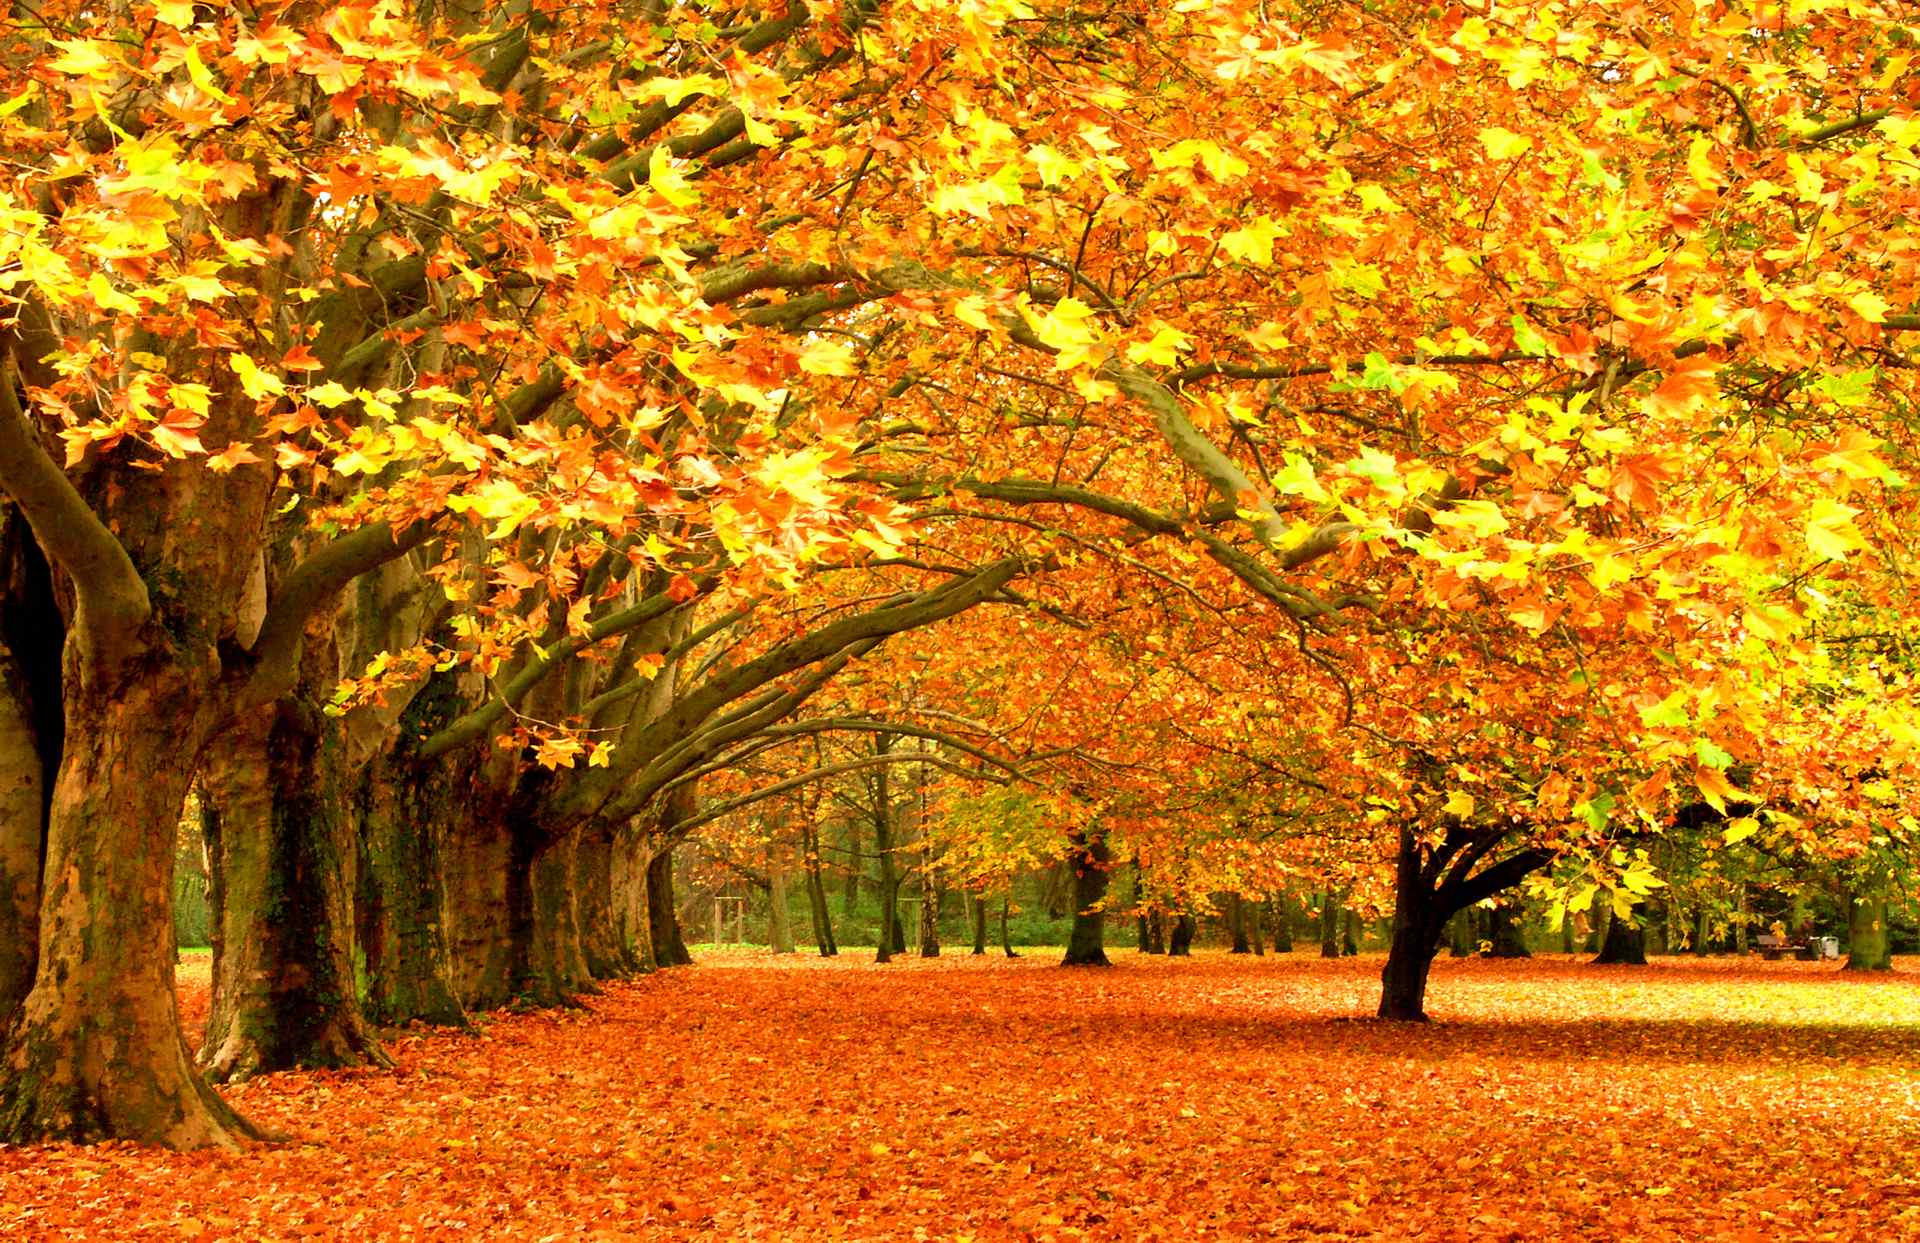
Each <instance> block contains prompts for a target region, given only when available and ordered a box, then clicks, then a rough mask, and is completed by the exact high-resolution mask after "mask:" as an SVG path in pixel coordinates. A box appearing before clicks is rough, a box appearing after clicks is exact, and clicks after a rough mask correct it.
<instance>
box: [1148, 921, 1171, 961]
mask: <svg viewBox="0 0 1920 1243" xmlns="http://www.w3.org/2000/svg"><path fill="white" fill-rule="evenodd" d="M1166 952H1167V913H1166V912H1165V911H1151V912H1149V913H1148V915H1147V953H1149V954H1164V953H1166Z"/></svg>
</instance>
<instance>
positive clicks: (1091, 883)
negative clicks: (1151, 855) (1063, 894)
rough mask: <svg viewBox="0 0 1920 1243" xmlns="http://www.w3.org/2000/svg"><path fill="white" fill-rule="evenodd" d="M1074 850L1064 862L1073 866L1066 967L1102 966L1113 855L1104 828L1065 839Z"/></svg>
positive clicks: (1090, 830) (1085, 831) (1104, 964)
mask: <svg viewBox="0 0 1920 1243" xmlns="http://www.w3.org/2000/svg"><path fill="white" fill-rule="evenodd" d="M1068 841H1069V842H1070V843H1071V844H1072V846H1073V851H1072V853H1071V854H1069V855H1068V856H1067V861H1068V862H1069V863H1070V864H1071V865H1072V867H1073V931H1072V933H1071V934H1070V935H1069V936H1068V938H1067V956H1066V959H1065V961H1064V962H1063V963H1062V964H1061V965H1062V966H1067V967H1105V966H1109V965H1111V964H1109V963H1108V961H1107V950H1106V944H1105V938H1106V926H1107V913H1106V901H1107V882H1108V879H1109V875H1108V871H1107V869H1108V868H1109V867H1110V866H1111V864H1112V862H1113V852H1112V850H1111V849H1110V848H1109V847H1108V846H1107V834H1106V831H1105V830H1104V829H1087V830H1079V831H1076V832H1074V833H1073V834H1071V835H1070V836H1069V837H1068Z"/></svg>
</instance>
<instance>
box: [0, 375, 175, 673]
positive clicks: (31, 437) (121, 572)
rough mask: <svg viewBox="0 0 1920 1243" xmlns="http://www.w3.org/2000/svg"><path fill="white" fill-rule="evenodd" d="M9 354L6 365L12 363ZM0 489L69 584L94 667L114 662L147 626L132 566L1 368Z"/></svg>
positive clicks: (142, 589)
mask: <svg viewBox="0 0 1920 1243" xmlns="http://www.w3.org/2000/svg"><path fill="white" fill-rule="evenodd" d="M11 358H12V350H11V348H9V349H8V351H7V354H6V355H5V356H4V359H0V361H11ZM0 488H4V489H6V492H7V495H8V496H10V497H12V498H13V501H14V503H15V504H16V505H18V506H20V511H21V512H22V513H24V514H25V515H26V518H27V522H28V524H29V525H30V526H32V527H33V534H34V536H35V538H37V539H38V540H39V541H40V547H41V548H42V549H44V550H45V551H46V554H47V558H48V559H49V560H51V561H52V562H53V563H54V564H55V565H57V566H59V567H60V568H61V569H62V570H64V571H65V572H66V573H67V575H68V576H69V577H71V578H72V579H73V583H74V591H75V593H76V595H77V596H78V598H79V614H78V617H77V618H76V622H75V625H76V627H77V628H78V629H79V631H80V633H81V634H82V635H83V636H84V642H85V644H86V646H87V649H88V651H89V654H90V656H91V658H92V659H93V661H94V662H96V663H98V662H105V661H109V660H113V659H117V658H118V657H119V656H120V655H121V653H120V651H119V650H118V649H119V648H120V647H121V645H122V644H124V643H126V642H127V641H128V640H129V639H131V638H132V636H133V634H134V633H135V632H136V631H137V630H139V628H140V627H141V625H142V624H144V623H145V622H146V620H147V617H148V615H149V613H151V611H152V604H151V603H150V602H149V600H148V599H147V585H146V583H145V582H143V581H141V578H140V571H139V570H138V569H136V568H135V567H134V564H133V558H131V557H129V556H128V555H127V550H126V549H125V548H124V547H122V546H121V543H120V541H119V540H118V539H116V538H115V537H114V534H113V532H112V531H110V530H108V529H107V525H106V524H105V523H104V522H102V521H100V518H99V516H98V515H96V514H95V513H94V512H93V507H92V506H90V505H88V504H87V501H86V498H85V497H83V496H81V495H80V493H79V491H78V490H77V489H76V488H75V487H74V486H73V482H72V481H71V480H69V479H68V478H67V476H66V472H64V471H62V470H61V469H60V468H59V467H58V466H56V465H54V461H53V459H52V458H50V457H48V456H47V452H46V450H45V449H43V448H42V447H41V445H40V439H39V437H38V436H37V435H35V434H34V429H33V427H32V425H31V424H29V423H28V421H27V414H26V411H25V410H23V409H22V408H21V406H20V398H19V396H18V394H16V393H15V391H14V387H13V375H12V372H11V371H10V370H8V369H6V368H4V367H0Z"/></svg>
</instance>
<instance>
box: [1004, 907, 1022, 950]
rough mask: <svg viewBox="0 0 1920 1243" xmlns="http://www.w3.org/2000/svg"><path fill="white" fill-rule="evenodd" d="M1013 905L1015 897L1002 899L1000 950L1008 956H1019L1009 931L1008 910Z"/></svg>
mask: <svg viewBox="0 0 1920 1243" xmlns="http://www.w3.org/2000/svg"><path fill="white" fill-rule="evenodd" d="M1012 906H1013V898H1012V897H1011V896H1009V897H1005V898H1002V899H1000V950H1001V952H1002V953H1004V954H1005V955H1006V956H1007V957H1008V958H1018V957H1020V955H1018V954H1016V953H1014V950H1013V937H1012V935H1011V934H1010V933H1009V932H1008V931H1007V912H1008V910H1009V909H1011V908H1012Z"/></svg>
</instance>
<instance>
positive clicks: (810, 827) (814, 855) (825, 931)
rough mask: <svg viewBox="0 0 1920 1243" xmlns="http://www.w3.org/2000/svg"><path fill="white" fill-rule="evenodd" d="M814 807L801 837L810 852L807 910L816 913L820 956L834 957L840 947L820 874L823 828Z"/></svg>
mask: <svg viewBox="0 0 1920 1243" xmlns="http://www.w3.org/2000/svg"><path fill="white" fill-rule="evenodd" d="M813 811H814V809H813V808H812V807H811V806H809V808H808V809H807V814H806V818H805V820H804V822H803V823H802V824H801V827H800V832H801V841H802V842H803V843H804V845H805V849H806V856H807V912H808V914H810V915H811V916H812V917H813V943H814V944H815V945H816V946H818V947H819V949H820V957H822V958H833V957H835V956H837V955H838V954H839V953H840V947H839V945H837V944H836V943H835V941H834V936H833V912H832V911H831V910H830V909H828V906H827V887H826V883H825V882H824V881H823V880H822V879H821V876H820V831H819V829H818V828H816V827H815V825H814V815H813Z"/></svg>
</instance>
